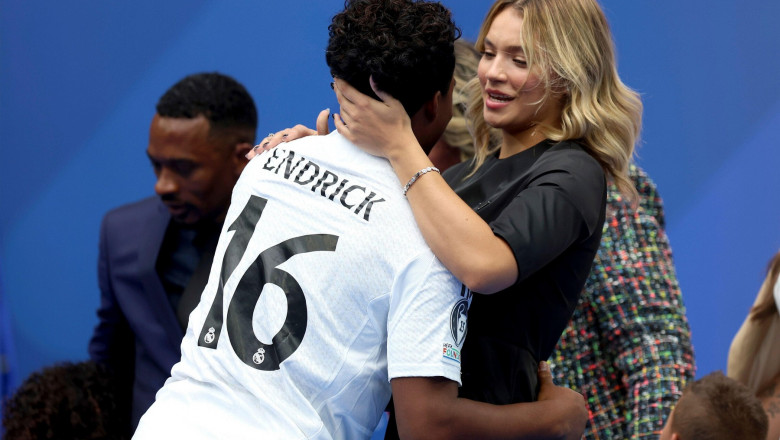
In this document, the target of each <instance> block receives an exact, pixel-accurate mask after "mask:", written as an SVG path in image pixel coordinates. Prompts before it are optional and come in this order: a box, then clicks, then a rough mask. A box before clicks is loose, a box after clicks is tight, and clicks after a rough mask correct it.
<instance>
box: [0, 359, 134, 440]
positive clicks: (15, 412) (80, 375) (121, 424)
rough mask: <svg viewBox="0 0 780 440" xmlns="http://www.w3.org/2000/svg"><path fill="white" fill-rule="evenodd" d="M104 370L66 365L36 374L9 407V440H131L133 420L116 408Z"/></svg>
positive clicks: (5, 416)
mask: <svg viewBox="0 0 780 440" xmlns="http://www.w3.org/2000/svg"><path fill="white" fill-rule="evenodd" d="M115 389H116V388H115V386H114V382H113V380H112V378H111V375H110V373H109V372H108V371H107V370H106V369H105V368H104V367H103V366H101V365H98V364H95V363H94V362H90V361H86V362H79V363H70V362H65V363H61V364H56V365H54V366H51V367H47V368H44V369H43V370H41V371H40V372H35V373H33V374H31V375H30V377H28V378H27V380H25V381H24V383H22V385H21V386H20V387H19V389H17V390H16V392H15V393H14V395H13V396H12V397H11V398H10V399H9V400H8V401H7V402H6V406H5V407H4V411H3V426H4V428H5V437H4V438H5V439H6V440H33V439H103V440H109V439H110V440H122V439H127V438H130V421H129V414H125V412H124V411H120V410H118V407H117V405H116V404H115V397H116V396H115Z"/></svg>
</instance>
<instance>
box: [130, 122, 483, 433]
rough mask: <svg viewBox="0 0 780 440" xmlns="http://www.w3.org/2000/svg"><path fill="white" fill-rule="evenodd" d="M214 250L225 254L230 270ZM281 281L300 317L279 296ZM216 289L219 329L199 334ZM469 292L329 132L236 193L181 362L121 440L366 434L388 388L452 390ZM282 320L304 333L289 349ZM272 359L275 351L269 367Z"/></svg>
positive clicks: (271, 158) (382, 171)
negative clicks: (298, 294) (434, 383)
mask: <svg viewBox="0 0 780 440" xmlns="http://www.w3.org/2000/svg"><path fill="white" fill-rule="evenodd" d="M263 201H264V202H263ZM263 203H264V205H263ZM250 208H253V209H254V212H255V214H254V215H255V217H256V216H257V213H258V211H259V214H260V215H259V219H257V218H255V220H251V218H252V215H250V214H247V212H249V211H251V209H250ZM248 219H250V220H248ZM253 221H254V222H255V223H254V224H253V223H252V222H253ZM298 237H305V238H298ZM323 237H327V238H323ZM291 239H295V240H297V241H296V243H297V245H289V243H291V241H290V240H291ZM242 240H243V241H242ZM242 243H243V244H242ZM280 243H282V244H281V245H280ZM285 243H287V244H285ZM296 246H298V247H297V248H296ZM302 249H303V250H302ZM312 249H318V250H312ZM226 252H227V254H228V255H234V256H238V255H240V260H239V259H238V257H235V258H234V259H235V261H236V263H234V264H233V266H234V269H233V270H232V272H231V271H229V269H226V267H228V268H229V267H231V263H230V261H229V260H231V258H230V257H227V256H226ZM242 252H243V253H242ZM261 254H262V255H263V256H264V257H263V258H260V257H259V256H260V255H261ZM231 261H232V260H231ZM279 261H281V263H279V264H276V263H275V262H279ZM258 262H260V264H258ZM274 266H275V267H274ZM225 271H229V273H227V274H224V273H223V272H225ZM223 277H224V279H222V278H223ZM253 277H254V278H253ZM258 277H259V278H258ZM280 277H281V278H280ZM284 277H287V278H284ZM290 278H292V280H293V281H289V279H290ZM253 279H254V280H258V279H259V280H260V281H259V282H256V283H255V284H253V283H252V280H253ZM280 280H282V281H280ZM284 280H287V281H284ZM221 282H222V284H221ZM294 284H297V285H298V286H300V289H301V291H302V292H303V297H305V306H304V307H301V306H300V304H301V301H298V302H297V303H296V302H295V300H291V299H290V297H289V296H286V292H287V293H289V291H291V290H294V287H290V286H292V285H294ZM220 286H222V292H223V298H222V302H221V304H222V313H221V317H222V320H223V325H222V326H221V327H220V326H213V325H211V324H209V325H204V323H206V322H207V316H208V315H209V312H210V310H211V309H212V305H213V303H214V299H215V297H216V296H217V292H218V290H219V287H220ZM284 286H286V287H284ZM285 289H286V290H285ZM239 291H240V292H241V293H240V295H239V294H237V293H236V292H239ZM258 291H261V293H258ZM252 295H255V296H257V295H259V299H254V298H253V297H252ZM470 296H471V295H470V293H469V292H468V290H467V289H464V288H463V286H462V284H461V283H460V282H458V281H457V280H456V279H455V278H454V277H453V276H452V275H451V274H450V273H449V272H448V271H447V270H446V269H445V268H444V267H443V266H442V264H441V263H440V262H439V261H438V259H436V258H435V256H434V255H433V254H432V253H431V251H430V249H429V248H428V247H427V245H426V244H425V242H424V240H423V238H422V236H421V235H420V232H419V230H418V229H417V226H416V224H415V222H414V218H413V216H412V212H411V209H410V207H409V205H408V202H407V201H406V199H405V198H404V197H402V195H401V187H400V184H399V182H398V179H397V178H396V176H395V174H394V173H393V171H392V169H391V167H390V166H389V163H388V162H387V161H385V160H384V159H380V158H377V157H374V156H371V155H369V154H367V153H364V152H362V151H360V150H359V149H358V148H357V147H355V146H354V145H352V144H351V143H349V142H348V141H346V140H345V139H344V138H343V137H341V136H340V135H339V134H338V133H336V132H334V133H332V134H330V135H328V136H312V137H308V138H304V139H301V140H298V141H294V142H290V143H287V144H282V145H280V146H279V147H277V148H276V149H274V150H272V151H269V152H266V153H264V154H262V155H260V156H257V157H256V158H254V159H253V160H252V161H251V162H250V163H249V164H248V165H247V167H246V169H245V170H244V172H243V174H242V176H241V178H240V179H239V181H238V183H237V184H236V187H235V189H234V191H233V198H232V203H231V207H230V209H229V211H228V214H227V217H226V220H225V224H224V226H223V229H222V235H221V236H220V241H219V244H218V246H217V250H216V253H215V257H214V264H213V266H212V269H211V273H210V277H209V281H208V283H207V285H206V288H205V290H204V292H203V295H202V298H201V302H200V304H199V305H198V307H196V308H195V310H194V311H193V312H192V314H191V315H190V321H189V326H188V329H187V332H186V336H185V338H184V340H183V342H182V360H181V361H180V362H179V363H178V364H176V365H175V366H174V367H173V370H172V377H171V378H170V379H168V381H167V382H166V384H165V386H164V387H163V388H162V389H161V390H160V391H159V392H158V394H157V400H156V402H155V404H154V405H153V406H152V407H151V409H150V410H149V411H148V412H147V413H146V415H144V417H143V418H142V419H141V422H140V425H139V428H138V430H137V431H136V435H135V437H134V438H139V439H142V438H189V439H197V438H231V439H234V438H235V439H241V438H264V439H268V438H280V439H294V438H311V439H331V438H345V439H347V438H348V439H353V438H368V437H369V436H370V435H371V433H372V432H373V429H374V427H375V426H376V424H377V422H378V421H379V419H380V417H381V414H382V412H383V411H384V409H385V406H386V404H387V401H388V399H389V397H390V386H389V379H392V378H394V377H408V376H422V377H433V376H442V377H445V378H448V379H450V380H453V381H457V382H458V383H460V364H459V359H460V358H459V350H460V348H461V347H462V343H463V337H464V336H465V327H464V325H465V313H466V310H467V309H468V305H469V303H470ZM239 297H241V298H244V300H239ZM247 297H248V298H249V299H248V300H246V299H245V298H247ZM293 303H295V304H297V305H293ZM253 305H254V310H253V311H247V309H251V308H252V306H253ZM301 310H305V316H304V318H305V319H303V318H301V317H300V316H301V315H300V313H299V314H298V315H295V313H298V312H300V311H301ZM242 314H245V315H242ZM217 315H220V314H217ZM241 316H245V318H244V319H243V320H242V319H241ZM296 316H297V318H296ZM285 320H288V322H287V324H290V327H289V328H297V329H298V331H300V328H301V326H303V328H305V332H304V333H303V338H302V340H301V342H300V345H298V346H295V344H291V343H290V341H291V340H293V339H294V338H291V337H289V336H290V334H289V333H288V334H284V332H283V331H280V329H282V328H283V327H285ZM209 322H211V321H209ZM231 326H232V327H231ZM216 327H219V328H218V329H217V328H216ZM204 332H205V333H204ZM237 333H239V334H237ZM204 335H205V336H204ZM207 340H208V341H210V342H208V343H207V342H206V341H207ZM256 341H260V343H257V342H256ZM199 343H200V344H201V345H208V347H204V346H199ZM253 344H254V345H253ZM271 346H273V347H271ZM284 347H287V348H284ZM290 347H293V348H290ZM285 350H287V352H285ZM239 352H240V353H243V355H244V357H245V358H244V360H242V359H241V358H240V357H239V355H238V354H237V353H239ZM247 353H248V354H247ZM284 353H287V354H286V355H285V354H284ZM275 355H276V356H280V357H284V356H287V357H286V359H284V360H283V361H282V362H281V363H277V364H276V365H277V367H276V368H278V369H275V368H273V365H274V361H273V358H274V356H275ZM258 361H259V362H258ZM388 363H389V365H388ZM269 365H270V366H271V367H269ZM388 370H389V371H388Z"/></svg>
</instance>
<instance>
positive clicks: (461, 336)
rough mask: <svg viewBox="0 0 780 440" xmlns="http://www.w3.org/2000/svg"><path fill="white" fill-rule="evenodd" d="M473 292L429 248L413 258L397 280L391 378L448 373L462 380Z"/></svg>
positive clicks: (391, 317) (391, 332)
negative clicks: (464, 349)
mask: <svg viewBox="0 0 780 440" xmlns="http://www.w3.org/2000/svg"><path fill="white" fill-rule="evenodd" d="M470 305H471V292H470V291H469V290H468V289H467V288H466V287H465V286H463V285H462V284H461V283H460V282H459V281H458V280H457V279H456V278H455V277H454V276H453V275H452V274H451V273H450V272H449V271H447V269H445V268H444V265H442V264H441V262H440V261H439V260H438V259H437V258H436V257H435V256H434V255H433V253H432V252H431V251H430V250H426V251H424V252H422V253H421V254H420V255H419V256H418V257H417V258H414V259H413V260H412V261H411V262H410V264H408V265H407V266H406V267H405V268H404V270H403V271H402V272H401V273H400V274H399V276H398V277H397V278H396V280H395V282H394V284H393V290H392V293H391V299H390V312H389V316H388V322H387V326H388V329H387V334H388V336H387V364H388V376H389V379H394V378H396V377H444V378H447V379H449V380H452V381H455V382H457V383H458V385H460V351H461V349H462V348H463V341H464V340H465V338H466V329H467V325H466V323H467V318H468V309H469V306H470Z"/></svg>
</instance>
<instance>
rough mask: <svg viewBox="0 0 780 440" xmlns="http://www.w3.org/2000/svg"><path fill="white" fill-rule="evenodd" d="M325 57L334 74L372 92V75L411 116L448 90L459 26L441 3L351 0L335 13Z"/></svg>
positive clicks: (453, 65) (407, 0)
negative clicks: (437, 95)
mask: <svg viewBox="0 0 780 440" xmlns="http://www.w3.org/2000/svg"><path fill="white" fill-rule="evenodd" d="M328 29H329V31H330V40H329V41H328V49H327V52H326V55H325V59H326V61H327V63H328V66H329V67H330V72H331V75H333V76H334V77H338V78H341V79H343V80H345V81H347V82H348V83H350V84H351V85H352V86H354V87H355V88H357V89H358V90H360V91H361V92H363V93H365V94H367V95H369V96H373V97H375V98H376V95H375V94H374V93H373V91H372V90H371V86H370V84H369V76H371V77H373V79H374V82H375V83H376V85H377V87H378V88H379V89H380V90H383V91H385V92H387V93H389V94H390V95H392V96H393V97H395V98H396V99H398V100H399V101H401V103H402V104H403V106H404V109H406V112H407V113H408V114H409V115H413V114H414V113H416V112H417V110H419V109H420V107H422V104H423V103H424V102H425V101H427V100H429V99H431V97H433V95H434V94H435V93H436V92H437V91H440V92H442V94H447V93H448V92H449V87H450V81H451V80H452V72H453V69H454V67H455V54H454V48H453V45H454V42H455V40H456V39H457V38H459V37H460V30H459V29H458V28H457V27H456V26H455V23H453V21H452V16H451V14H450V11H449V10H448V9H447V8H445V7H444V6H442V5H441V4H440V3H437V2H426V1H414V0H347V1H346V3H345V5H344V11H342V12H340V13H338V14H336V16H335V17H333V21H332V23H331V25H330V26H329V27H328Z"/></svg>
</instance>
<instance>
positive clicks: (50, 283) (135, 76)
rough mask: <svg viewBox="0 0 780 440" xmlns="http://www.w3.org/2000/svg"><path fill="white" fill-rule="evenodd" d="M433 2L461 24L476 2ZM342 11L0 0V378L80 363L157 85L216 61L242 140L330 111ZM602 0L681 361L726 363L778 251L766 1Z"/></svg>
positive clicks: (776, 105) (147, 189)
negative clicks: (655, 227)
mask: <svg viewBox="0 0 780 440" xmlns="http://www.w3.org/2000/svg"><path fill="white" fill-rule="evenodd" d="M443 3H445V4H446V5H448V6H449V7H451V9H452V10H453V11H454V15H455V19H456V21H457V22H458V24H459V25H460V26H461V27H462V29H463V33H464V36H465V37H467V38H470V39H474V38H475V37H476V34H477V31H478V27H479V23H480V22H481V20H482V18H483V17H484V14H485V12H486V11H487V9H488V7H489V5H490V4H491V2H490V1H477V0H449V1H444V2H443ZM342 6H343V2H342V1H341V0H327V1H324V0H323V1H316V2H314V1H311V0H287V1H285V2H270V1H242V0H235V1H231V2H207V1H204V0H186V1H185V0H169V1H165V2H160V1H156V0H155V1H151V0H141V1H134V2H103V1H97V0H85V1H79V2H75V1H65V2H49V1H41V0H25V1H21V0H0V115H2V117H0V145H2V157H3V158H4V160H2V161H0V248H1V249H2V251H1V252H2V253H0V271H2V272H1V273H0V279H2V280H3V283H4V293H5V295H6V296H5V303H6V307H7V308H8V311H9V313H8V314H9V315H10V319H11V326H10V327H11V329H12V331H13V337H14V338H15V346H16V349H17V359H18V371H17V375H16V376H17V377H20V378H24V377H25V376H27V374H29V373H30V372H31V371H33V370H36V369H38V368H40V367H42V366H44V365H47V364H51V363H53V362H56V361H59V360H66V359H69V360H80V359H84V358H86V346H87V341H88V338H89V336H90V334H91V332H92V329H93V326H94V325H95V323H96V317H95V309H96V308H97V306H98V298H99V293H98V289H97V281H96V260H97V241H98V226H99V223H100V219H101V217H102V215H103V214H104V213H105V212H106V211H107V210H108V209H110V208H112V207H115V206H118V205H120V204H123V203H126V202H129V201H132V200H136V199H139V198H141V197H144V196H147V195H150V194H152V189H153V188H152V187H153V183H154V180H153V173H152V170H151V168H150V166H149V164H148V163H147V159H146V157H145V153H144V151H145V148H146V143H147V134H148V127H149V122H150V120H151V117H152V115H153V113H154V105H155V103H156V101H157V99H158V98H159V96H160V95H161V94H162V93H163V92H164V91H165V90H166V89H167V88H168V87H169V86H171V85H172V84H173V83H174V82H175V81H177V80H178V79H180V78H181V77H183V76H185V75H187V74H189V73H194V72H198V71H213V70H218V71H221V72H223V73H227V74H230V75H232V76H234V77H235V78H237V79H238V80H239V81H240V82H242V83H243V84H245V85H246V86H247V88H248V89H249V91H250V92H251V93H252V95H253V96H254V98H255V100H256V102H257V105H258V108H259V117H260V125H259V129H258V134H259V135H260V136H261V137H262V136H263V135H264V134H265V133H267V132H269V131H276V130H278V129H281V128H284V127H287V126H292V125H294V124H296V123H300V122H302V123H307V124H313V122H314V118H315V116H316V114H317V112H318V111H319V110H320V109H322V108H325V107H330V108H332V109H334V110H335V109H337V103H336V101H335V99H334V98H333V96H332V91H331V90H330V87H329V85H328V84H329V82H330V77H329V74H328V70H327V67H326V66H325V61H324V48H325V44H326V41H327V26H328V23H329V21H330V17H331V16H332V15H333V14H334V13H335V12H337V11H338V10H339V9H341V7H342ZM604 7H605V10H606V11H607V15H608V17H609V19H610V22H611V25H612V28H613V31H614V34H615V38H616V41H617V47H618V55H619V61H620V66H619V67H620V72H621V75H622V77H623V79H624V81H625V82H626V83H627V84H629V85H630V86H632V87H634V88H635V89H637V90H638V91H640V92H641V93H642V95H643V97H644V102H645V108H646V111H645V117H644V127H645V129H644V134H643V142H642V145H641V147H640V149H639V156H640V158H639V163H640V164H641V165H642V166H643V167H644V168H645V169H647V170H648V171H649V173H650V174H651V176H652V177H653V178H654V179H655V180H656V182H657V183H658V186H659V188H660V191H661V194H662V195H663V197H664V199H665V201H666V209H667V219H668V234H669V236H670V239H671V242H672V246H673V249H674V251H675V258H676V263H677V269H678V275H679V278H680V283H681V286H682V291H683V295H684V299H685V303H686V305H687V307H688V317H689V319H690V322H691V326H692V331H693V341H694V344H695V349H696V357H697V363H698V375H699V376H701V375H703V374H706V373H708V372H710V371H712V370H716V369H725V365H726V354H727V350H728V346H729V343H730V341H731V338H732V336H733V335H734V333H735V332H736V330H737V328H738V327H739V324H740V323H741V321H742V319H743V317H744V316H745V314H746V313H747V311H748V309H749V307H750V304H751V303H752V301H753V298H754V295H755V293H756V291H757V289H758V286H759V284H760V282H761V279H762V278H763V270H764V266H765V264H766V262H767V261H768V259H769V257H770V256H771V255H772V254H773V253H774V252H775V251H777V250H778V248H780V230H779V229H778V225H779V224H780V221H779V220H780V204H779V203H778V201H777V195H776V191H777V190H778V189H780V173H779V172H778V170H779V169H780V153H778V147H779V146H780V145H778V138H779V137H780V136H779V135H780V100H778V98H779V97H780V81H777V77H778V74H780V57H778V56H777V47H778V42H779V41H780V32H779V31H778V30H777V29H778V28H777V27H776V26H775V25H774V24H775V23H774V21H775V20H776V18H777V17H780V2H778V1H776V0H754V1H752V2H750V3H749V4H738V3H736V2H718V3H713V2H711V1H702V0H690V1H687V2H675V3H673V4H672V3H669V2H655V1H645V0H638V1H630V2H628V1H625V0H604ZM0 294H2V293H0ZM0 319H7V318H5V317H2V318H0ZM6 324H7V322H4V323H3V325H0V329H5V328H6V327H7V325H6Z"/></svg>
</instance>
